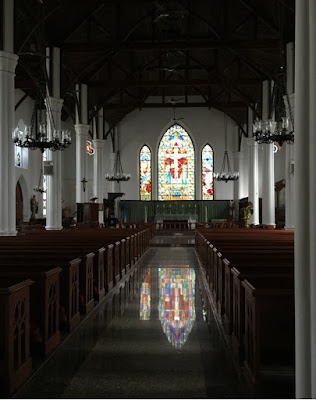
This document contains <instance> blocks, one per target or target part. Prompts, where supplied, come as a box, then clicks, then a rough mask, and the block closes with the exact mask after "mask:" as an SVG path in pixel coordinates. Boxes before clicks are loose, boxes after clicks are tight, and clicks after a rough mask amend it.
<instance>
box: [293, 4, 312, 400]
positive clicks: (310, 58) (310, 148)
mask: <svg viewBox="0 0 316 400" xmlns="http://www.w3.org/2000/svg"><path fill="white" fill-rule="evenodd" d="M309 36H310V37H309V88H310V97H309V138H310V140H309V147H308V149H309V170H310V174H309V183H310V190H309V196H310V197H309V206H310V211H309V214H310V238H309V239H310V240H309V243H310V260H309V262H310V269H311V275H310V285H311V286H310V290H311V299H310V312H311V314H310V315H311V358H312V363H311V364H312V367H311V382H312V393H311V397H312V398H315V397H316V315H315V313H316V311H315V310H316V265H315V257H316V249H315V241H316V210H315V200H316V179H315V173H314V172H315V168H316V160H315V149H316V134H315V127H316V76H315V75H316V72H315V71H316V2H315V1H313V0H310V1H309ZM295 223H296V222H295ZM295 227H296V225H295Z"/></svg>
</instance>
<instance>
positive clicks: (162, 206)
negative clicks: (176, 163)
mask: <svg viewBox="0 0 316 400" xmlns="http://www.w3.org/2000/svg"><path fill="white" fill-rule="evenodd" d="M229 204H230V202H229V200H211V201H210V200H186V201H184V200H183V201H181V200H177V201H158V200H151V201H141V200H122V201H121V202H120V207H119V210H120V215H119V219H120V220H122V221H123V222H126V223H143V222H144V221H145V220H146V219H147V222H154V221H155V220H156V216H157V215H161V214H163V215H168V214H171V215H179V216H180V215H183V214H184V215H193V214H196V215H197V222H201V223H204V222H206V221H207V222H212V220H214V219H216V220H226V219H227V217H228V216H229ZM173 219H174V218H173ZM181 219H182V218H181Z"/></svg>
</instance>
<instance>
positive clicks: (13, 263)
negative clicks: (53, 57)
mask: <svg viewBox="0 0 316 400" xmlns="http://www.w3.org/2000/svg"><path fill="white" fill-rule="evenodd" d="M152 234H153V230H152V229H151V228H150V227H146V226H143V227H139V228H126V229H111V228H108V229H90V230H83V231H80V230H62V231H43V230H40V231H31V232H29V233H28V234H26V235H21V236H17V237H0V326H1V329H0V388H1V389H0V393H1V394H10V393H12V392H14V391H15V390H16V389H17V388H18V387H19V386H20V385H21V384H22V383H23V382H24V381H25V380H26V379H27V378H28V377H29V376H30V374H31V371H32V359H31V357H32V354H33V352H34V354H35V353H36V352H40V353H41V355H42V356H43V357H46V356H47V355H49V354H50V353H51V352H52V351H53V350H54V349H55V348H56V347H57V346H58V345H59V343H60V331H61V330H63V331H65V332H69V331H71V330H73V329H74V327H76V326H77V325H78V323H79V322H80V320H81V318H82V317H81V316H82V315H84V314H88V313H89V312H90V311H91V310H92V309H93V308H94V306H95V302H96V301H100V300H102V298H103V297H104V296H105V293H106V292H108V291H110V290H111V289H112V288H113V286H115V285H116V284H117V283H118V282H119V281H120V280H121V278H122V277H123V276H124V275H125V273H126V272H127V271H128V270H129V269H130V268H131V267H132V266H133V265H134V264H135V263H136V262H137V261H138V260H139V258H140V257H141V256H142V255H143V253H144V252H145V251H146V249H147V248H148V247H149V242H150V239H151V238H152Z"/></svg>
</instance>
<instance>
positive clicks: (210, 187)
mask: <svg viewBox="0 0 316 400" xmlns="http://www.w3.org/2000/svg"><path fill="white" fill-rule="evenodd" d="M213 162H214V155H213V149H212V147H211V146H210V145H209V144H207V145H206V146H204V148H203V150H202V200H213V199H214V182H213V171H214V163H213Z"/></svg>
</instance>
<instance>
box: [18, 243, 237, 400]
mask: <svg viewBox="0 0 316 400" xmlns="http://www.w3.org/2000/svg"><path fill="white" fill-rule="evenodd" d="M193 246H194V245H193V238H192V237H183V238H179V237H178V238H174V237H167V236H163V237H162V236H161V237H155V238H154V240H153V242H152V247H151V248H150V249H149V250H148V251H147V253H146V254H145V256H144V257H143V258H142V260H141V261H140V262H139V263H138V264H136V266H135V267H134V268H133V269H132V270H131V271H130V272H129V273H128V274H127V276H126V279H124V280H123V282H122V284H120V285H119V287H116V289H115V291H113V294H111V296H107V298H106V299H105V300H104V301H103V302H102V303H101V304H100V305H99V306H98V308H97V309H96V310H94V311H93V314H92V315H91V316H90V317H89V318H87V319H86V320H85V321H84V322H83V324H81V326H80V327H79V328H78V329H77V330H76V331H75V332H74V333H73V335H71V337H70V338H69V339H68V340H67V341H65V342H64V343H63V344H62V345H61V346H60V349H59V350H58V351H57V352H56V353H55V354H54V355H53V357H51V359H50V360H48V362H47V363H46V365H45V366H44V367H43V368H42V369H41V370H39V371H38V373H37V374H36V375H35V376H34V378H33V379H31V381H30V382H29V383H28V384H26V385H25V387H24V388H22V389H21V390H20V392H18V393H17V395H16V397H19V398H21V397H28V398H29V397H33V398H34V397H36V398H48V397H50V398H52V397H55V398H57V397H59V398H60V397H61V398H237V397H243V396H242V395H241V391H240V386H239V383H238V379H237V376H236V375H235V373H234V369H233V367H232V365H231V362H230V361H229V357H228V356H227V354H226V352H225V350H224V346H223V343H222V339H221V336H220V334H219V332H218V329H217V326H216V323H215V321H214V316H213V314H212V313H211V312H210V311H206V310H209V309H210V307H207V305H205V306H204V304H203V301H202V298H204V299H205V298H206V296H205V289H204V287H203V285H202V279H201V276H200V272H199V266H198V263H197V259H196V256H195V252H194V247H193ZM203 294H204V295H203ZM201 295H202V297H201Z"/></svg>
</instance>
